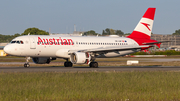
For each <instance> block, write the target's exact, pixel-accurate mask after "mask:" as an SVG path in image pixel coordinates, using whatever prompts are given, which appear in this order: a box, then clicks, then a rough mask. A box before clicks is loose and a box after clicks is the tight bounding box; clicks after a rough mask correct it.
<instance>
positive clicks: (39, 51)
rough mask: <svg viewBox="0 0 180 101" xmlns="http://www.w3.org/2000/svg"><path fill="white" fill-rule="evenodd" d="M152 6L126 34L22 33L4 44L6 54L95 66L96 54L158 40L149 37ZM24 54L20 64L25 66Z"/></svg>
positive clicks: (132, 49) (110, 53)
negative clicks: (93, 35) (106, 35)
mask: <svg viewBox="0 0 180 101" xmlns="http://www.w3.org/2000/svg"><path fill="white" fill-rule="evenodd" d="M155 10H156V8H148V9H147V11H146V12H145V14H144V15H143V17H142V18H141V20H140V22H139V23H138V24H137V26H136V28H135V29H134V31H133V32H132V33H131V34H130V35H129V36H127V37H117V36H116V37H114V36H109V37H92V36H91V37H88V36H59V35H58V36H55V35H26V36H19V37H16V38H15V39H13V40H12V41H11V42H10V43H9V44H8V45H6V46H5V47H4V51H5V52H6V53H7V54H10V55H15V56H24V57H31V58H32V60H33V61H34V62H35V63H37V64H45V63H50V62H51V61H52V60H55V59H56V58H63V59H65V60H66V62H64V66H65V67H72V66H73V64H89V66H90V67H94V68H97V67H98V63H97V62H95V59H96V58H109V57H118V56H124V55H127V54H131V53H134V52H137V51H140V50H144V49H147V48H150V47H153V46H155V45H157V46H158V47H160V44H161V43H162V42H157V41H156V40H152V39H150V37H151V31H152V26H153V21H154V15H155ZM29 66H30V65H29V63H28V58H27V59H26V63H25V64H24V67H29Z"/></svg>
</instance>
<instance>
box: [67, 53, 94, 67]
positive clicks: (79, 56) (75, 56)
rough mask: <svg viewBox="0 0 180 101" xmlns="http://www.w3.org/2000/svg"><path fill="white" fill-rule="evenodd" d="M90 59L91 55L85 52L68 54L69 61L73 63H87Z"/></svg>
mask: <svg viewBox="0 0 180 101" xmlns="http://www.w3.org/2000/svg"><path fill="white" fill-rule="evenodd" d="M90 60H91V56H90V55H89V53H87V52H86V53H84V52H74V53H72V54H71V55H70V61H71V62H72V63H74V64H84V63H86V64H89V63H90Z"/></svg>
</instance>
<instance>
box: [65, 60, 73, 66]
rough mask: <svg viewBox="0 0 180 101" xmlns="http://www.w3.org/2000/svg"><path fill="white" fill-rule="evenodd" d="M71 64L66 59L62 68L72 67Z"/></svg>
mask: <svg viewBox="0 0 180 101" xmlns="http://www.w3.org/2000/svg"><path fill="white" fill-rule="evenodd" d="M72 66H73V64H72V62H70V61H68V59H66V62H64V67H72Z"/></svg>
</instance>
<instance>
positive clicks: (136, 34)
mask: <svg viewBox="0 0 180 101" xmlns="http://www.w3.org/2000/svg"><path fill="white" fill-rule="evenodd" d="M127 37H128V38H131V39H135V38H138V39H141V38H143V39H150V38H151V37H150V36H149V35H147V34H145V33H142V32H138V31H133V32H132V33H131V34H130V35H129V36H127Z"/></svg>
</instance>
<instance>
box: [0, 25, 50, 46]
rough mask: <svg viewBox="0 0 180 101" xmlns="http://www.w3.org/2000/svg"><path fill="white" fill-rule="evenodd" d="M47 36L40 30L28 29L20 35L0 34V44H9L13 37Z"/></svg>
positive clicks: (46, 33)
mask: <svg viewBox="0 0 180 101" xmlns="http://www.w3.org/2000/svg"><path fill="white" fill-rule="evenodd" d="M28 34H30V35H49V33H48V32H46V31H44V30H40V29H38V28H28V29H26V30H25V31H24V32H23V33H22V34H19V33H16V34H14V35H2V34H0V43H2V42H5V43H6V42H7V43H8V42H10V41H11V40H12V39H14V38H15V37H18V36H21V35H28Z"/></svg>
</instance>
